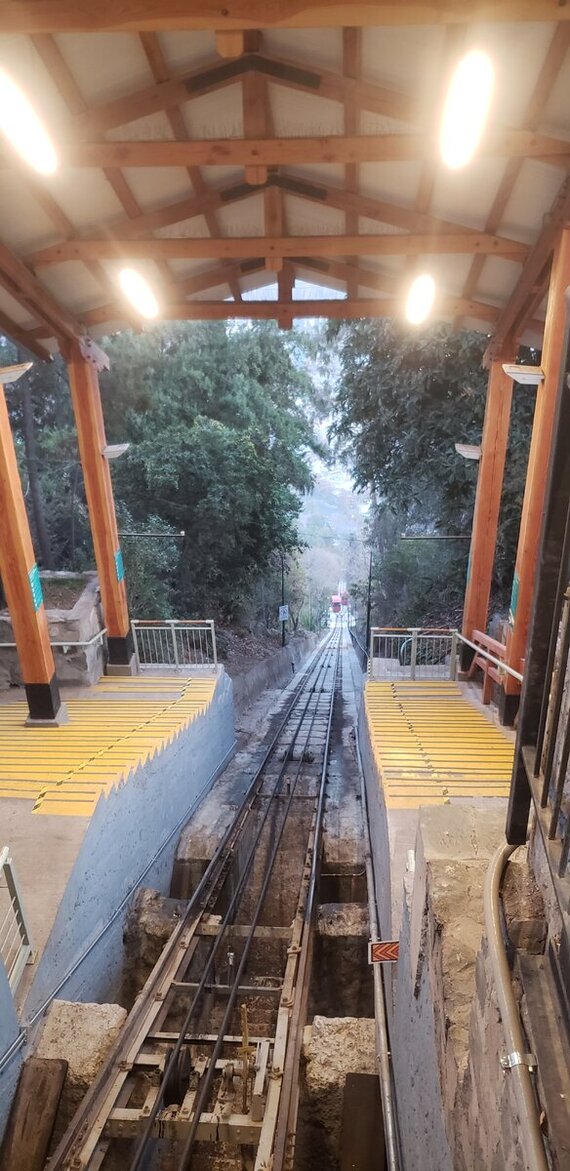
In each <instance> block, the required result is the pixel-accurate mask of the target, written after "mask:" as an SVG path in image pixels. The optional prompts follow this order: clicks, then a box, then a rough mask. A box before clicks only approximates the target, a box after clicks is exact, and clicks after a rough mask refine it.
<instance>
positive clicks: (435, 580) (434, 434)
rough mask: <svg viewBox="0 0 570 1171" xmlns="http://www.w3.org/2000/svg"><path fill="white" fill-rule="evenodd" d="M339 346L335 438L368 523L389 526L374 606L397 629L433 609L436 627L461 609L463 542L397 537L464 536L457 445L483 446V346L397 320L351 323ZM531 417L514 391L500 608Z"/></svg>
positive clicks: (340, 333)
mask: <svg viewBox="0 0 570 1171" xmlns="http://www.w3.org/2000/svg"><path fill="white" fill-rule="evenodd" d="M334 337H335V339H336V354H335V357H336V359H337V360H338V361H339V363H340V375H339V380H338V385H337V391H336V395H335V419H334V422H333V426H332V429H331V435H332V437H333V438H334V439H335V440H336V443H337V445H338V447H339V449H340V451H341V452H342V453H343V455H344V457H345V459H347V460H348V461H349V462H350V463H351V464H352V466H353V469H354V475H355V482H356V485H357V487H359V488H361V489H364V488H367V489H369V490H370V491H371V493H372V494H373V501H374V502H375V503H373V506H372V511H373V513H375V514H376V516H378V515H380V516H385V515H386V514H387V513H391V514H392V516H393V518H394V531H393V533H392V537H391V538H390V543H389V545H388V546H385V547H384V549H383V552H382V556H381V557H379V558H377V560H378V564H379V566H380V565H381V566H382V567H383V568H382V569H379V572H380V573H381V575H382V580H381V581H380V582H378V583H377V595H378V605H379V607H380V609H381V611H382V613H383V614H386V615H387V614H390V615H391V617H392V620H395V618H396V617H398V615H399V616H400V620H401V621H402V624H406V623H407V622H421V621H424V620H426V618H427V617H428V613H429V612H430V611H433V610H434V609H435V610H438V611H439V613H438V614H437V615H433V617H435V616H437V617H443V616H444V614H445V612H447V613H449V612H450V611H451V612H454V611H457V608H458V605H459V607H460V605H461V599H462V596H463V590H464V584H465V567H466V557H465V556H464V555H463V551H462V550H461V549H460V548H458V547H457V546H459V544H460V543H459V542H457V543H456V546H455V547H454V548H451V546H450V545H447V543H444V542H437V543H435V542H434V544H433V546H431V547H430V543H428V542H427V541H424V542H422V543H421V545H420V543H419V542H418V544H417V546H414V545H410V546H407V545H403V544H402V543H401V541H400V536H401V534H402V533H403V532H404V531H405V532H407V533H411V534H414V533H416V534H418V535H420V534H426V533H427V532H430V531H432V530H436V531H440V532H442V533H449V532H452V533H455V534H466V535H468V534H469V533H470V530H471V523H472V513H473V505H474V500H475V487H476V478H477V465H476V464H473V463H471V462H468V461H466V460H464V459H462V458H461V457H460V456H459V455H457V453H456V451H455V443H456V442H463V443H473V444H478V443H479V442H480V440H481V432H482V426H483V416H484V410H485V397H486V386H487V373H486V371H485V370H484V369H483V368H482V364H481V362H482V356H483V352H484V349H485V345H486V341H487V339H486V338H485V337H484V336H482V335H481V334H479V333H474V332H462V333H453V332H452V331H451V330H450V329H449V328H448V327H446V326H436V327H433V328H430V329H428V330H425V331H422V332H418V333H413V334H410V331H409V330H408V329H405V328H404V327H402V326H400V325H399V323H397V322H392V321H383V322H372V321H357V322H353V323H349V324H346V325H343V326H341V327H340V328H339V329H337V330H336V331H335V334H334ZM533 412H534V394H533V393H532V388H529V387H518V388H517V390H516V392H515V403H514V408H513V419H512V424H511V437H510V445H509V452H508V457H507V466H506V473H505V484H504V490H503V500H502V508H501V523H500V532H499V540H498V556H497V560H496V565H495V581H494V590H495V598H496V601H497V602H498V603H499V604H501V605H504V604H506V600H507V599H508V592H509V590H510V585H511V580H512V572H513V565H514V556H515V551H516V541H517V537H518V524H519V517H520V505H521V500H522V493H523V490H524V478H525V474H526V462H527V455H528V443H529V437H530V428H531V424H532V416H533ZM374 539H375V540H378V534H377V533H376V536H375V538H374ZM404 581H406V582H407V583H408V584H407V586H406V590H405V596H404V593H403V590H404ZM442 583H445V588H442ZM398 599H399V600H398ZM438 599H439V603H438ZM378 620H379V619H378ZM387 620H388V619H387V618H383V621H387ZM430 620H433V618H430Z"/></svg>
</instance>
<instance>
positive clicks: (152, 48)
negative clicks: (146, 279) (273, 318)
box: [140, 33, 241, 301]
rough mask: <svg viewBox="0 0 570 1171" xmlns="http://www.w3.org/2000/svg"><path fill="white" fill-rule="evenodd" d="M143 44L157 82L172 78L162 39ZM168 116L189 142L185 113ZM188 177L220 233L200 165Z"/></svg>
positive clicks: (166, 273)
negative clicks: (163, 50) (208, 198)
mask: <svg viewBox="0 0 570 1171" xmlns="http://www.w3.org/2000/svg"><path fill="white" fill-rule="evenodd" d="M140 39H141V44H142V47H143V49H144V52H145V54H146V59H147V61H148V63H149V66H150V69H151V72H152V75H153V77H154V80H155V82H156V83H157V84H160V83H162V82H167V81H168V80H169V78H170V72H169V69H168V66H167V64H166V58H165V56H164V53H163V52H162V48H161V45H160V41H159V39H158V37H157V36H156V34H155V33H142V34H141V38H140ZM166 117H167V119H168V122H169V124H170V129H171V130H172V133H173V135H174V137H175V139H176V140H177V141H178V142H187V140H188V130H187V128H186V122H185V121H184V115H183V114H182V111H181V110H179V109H178V108H176V109H171V110H168V111H167V114H166ZM188 177H189V179H190V182H191V184H192V187H193V189H194V192H195V198H197V199H199V200H201V201H202V204H203V207H202V212H201V214H202V215H203V216H204V218H205V220H206V225H207V228H208V231H209V233H210V235H211V236H217V235H218V221H217V219H216V216H215V212H214V208H213V207H212V206H211V203H209V202H208V200H207V193H208V189H207V186H206V183H205V182H204V179H203V178H202V173H201V171H200V168H199V167H188ZM162 277H163V280H165V282H166V284H167V285H169V284H170V282H171V280H172V278H171V274H170V270H169V269H168V265H166V264H164V265H163V266H162ZM230 287H231V292H232V295H233V297H234V299H235V300H236V301H239V300H240V298H241V291H240V287H239V284H238V282H237V281H232V283H231V286H230Z"/></svg>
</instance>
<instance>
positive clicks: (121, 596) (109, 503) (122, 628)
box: [66, 344, 132, 667]
mask: <svg viewBox="0 0 570 1171" xmlns="http://www.w3.org/2000/svg"><path fill="white" fill-rule="evenodd" d="M66 357H67V360H68V372H69V388H70V391H71V401H72V404H73V411H74V415H75V423H76V427H77V439H78V443H79V453H80V456H81V466H82V469H83V479H84V482H85V495H86V497H87V507H88V509H89V520H90V524H91V534H92V537H93V548H94V551H95V560H96V563H97V573H98V577H99V588H100V590H101V602H102V607H103V615H104V622H105V626H106V628H107V640H108V646H109V657H110V661H111V663H115V664H117V665H121V666H125V667H126V666H128V665H129V663H130V660H131V657H132V635H131V633H130V622H129V611H128V607H127V593H126V587H125V579H124V570H123V565H122V556H121V550H120V545H119V535H118V531H117V520H116V516H115V503H114V499H113V486H112V483H111V473H110V470H109V461H108V460H107V459H106V458H105V456H104V455H103V450H104V448H105V446H106V438H105V424H104V421H103V410H102V407H101V395H100V390H99V379H98V375H97V371H96V369H95V367H94V365H93V364H92V363H91V362H90V361H88V360H87V359H86V358H85V357H84V356H83V353H82V350H81V348H80V346H79V345H77V344H74V345H72V346H71V347H69V349H68V351H67V353H66Z"/></svg>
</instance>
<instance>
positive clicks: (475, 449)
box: [455, 443, 481, 460]
mask: <svg viewBox="0 0 570 1171" xmlns="http://www.w3.org/2000/svg"><path fill="white" fill-rule="evenodd" d="M455 450H456V452H457V454H458V455H462V456H463V458H464V459H475V460H477V459H481V448H480V447H479V446H477V445H476V444H474V443H456V444H455Z"/></svg>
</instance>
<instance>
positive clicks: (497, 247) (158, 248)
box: [0, 232, 528, 279]
mask: <svg viewBox="0 0 570 1171" xmlns="http://www.w3.org/2000/svg"><path fill="white" fill-rule="evenodd" d="M422 252H431V253H437V254H443V253H450V254H457V253H477V252H483V253H485V254H486V255H489V256H503V257H506V258H507V259H509V260H513V261H518V262H522V261H523V260H524V259H525V257H526V256H527V254H528V247H527V245H526V244H521V243H520V242H519V241H518V240H508V239H506V238H502V239H500V240H497V238H496V237H494V236H486V235H485V233H484V232H473V233H461V232H456V233H454V234H452V235H449V234H444V233H441V234H440V235H435V236H431V235H421V234H417V235H412V234H410V235H407V236H403V235H401V236H395V235H392V234H389V235H384V236H381V235H372V236H289V237H287V236H282V237H280V238H279V237H275V238H274V239H271V240H270V239H265V238H263V237H260V236H245V237H243V236H242V237H239V236H224V237H221V238H218V239H204V238H201V237H183V238H182V239H176V240H173V239H170V238H168V239H150V240H90V239H80V240H66V241H65V242H64V243H62V244H52V245H50V246H49V247H47V248H42V249H40V250H39V251H38V252H36V253H34V263H35V264H37V265H46V264H61V263H62V262H64V261H67V260H116V259H120V258H130V259H131V260H142V259H145V260H160V259H162V260H195V259H212V258H214V259H216V260H221V259H234V260H235V259H254V258H255V257H264V256H270V257H289V258H291V257H293V256H300V255H306V254H309V255H313V256H350V255H354V256H410V255H414V256H415V255H420V254H421V253H422ZM23 267H24V266H23V265H22V268H23ZM0 268H1V262H0ZM26 272H27V270H26ZM32 279H33V278H32Z"/></svg>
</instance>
